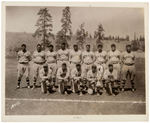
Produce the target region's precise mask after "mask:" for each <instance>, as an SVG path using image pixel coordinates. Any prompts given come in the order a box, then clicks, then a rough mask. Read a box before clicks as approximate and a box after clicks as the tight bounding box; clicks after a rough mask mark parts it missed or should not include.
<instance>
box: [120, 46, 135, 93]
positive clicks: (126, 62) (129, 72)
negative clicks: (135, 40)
mask: <svg viewBox="0 0 150 123" xmlns="http://www.w3.org/2000/svg"><path fill="white" fill-rule="evenodd" d="M122 62H123V67H122V91H124V86H125V83H126V80H127V78H128V77H129V78H130V81H131V86H132V91H135V88H134V78H135V54H134V53H133V52H132V51H131V45H130V44H129V45H126V51H125V52H123V53H122Z"/></svg>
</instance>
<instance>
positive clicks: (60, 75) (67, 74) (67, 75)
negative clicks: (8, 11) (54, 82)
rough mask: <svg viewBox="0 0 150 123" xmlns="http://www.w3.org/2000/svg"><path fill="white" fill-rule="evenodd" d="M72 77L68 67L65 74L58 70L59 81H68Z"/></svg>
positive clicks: (60, 69)
mask: <svg viewBox="0 0 150 123" xmlns="http://www.w3.org/2000/svg"><path fill="white" fill-rule="evenodd" d="M62 74H64V75H65V76H64V77H63V76H62ZM69 75H70V70H69V68H68V67H67V70H66V71H65V72H63V70H62V68H58V70H57V78H58V79H67V78H68V77H69Z"/></svg>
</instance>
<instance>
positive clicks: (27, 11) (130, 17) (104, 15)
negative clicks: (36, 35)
mask: <svg viewBox="0 0 150 123" xmlns="http://www.w3.org/2000/svg"><path fill="white" fill-rule="evenodd" d="M40 8H43V7H32V6H31V7H23V6H8V7H7V8H6V31H7V32H30V33H33V32H34V31H35V30H36V26H35V24H36V21H37V19H38V15H37V13H38V11H39V9H40ZM47 8H48V10H49V13H50V14H51V15H52V18H53V33H54V34H56V33H57V32H58V31H59V30H60V29H61V22H60V20H61V17H62V9H63V8H64V7H47ZM70 10H71V20H72V31H73V33H74V34H75V32H76V30H77V29H78V28H79V25H80V24H81V23H83V22H84V23H85V29H86V30H87V31H88V32H89V33H91V34H92V35H93V33H94V31H95V30H96V29H97V25H98V24H100V23H101V24H102V25H103V27H104V30H105V35H120V36H126V35H129V36H130V37H131V38H133V34H134V32H135V33H136V35H144V10H143V9H141V8H107V7H105V8H103V7H71V8H70Z"/></svg>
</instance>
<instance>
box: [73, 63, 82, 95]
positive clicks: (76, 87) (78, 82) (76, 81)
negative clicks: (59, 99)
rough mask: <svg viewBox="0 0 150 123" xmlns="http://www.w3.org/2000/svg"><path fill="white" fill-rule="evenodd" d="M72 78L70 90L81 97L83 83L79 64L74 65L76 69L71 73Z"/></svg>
mask: <svg viewBox="0 0 150 123" xmlns="http://www.w3.org/2000/svg"><path fill="white" fill-rule="evenodd" d="M71 77H72V88H73V92H74V93H78V92H79V95H80V96H82V95H83V90H84V88H85V83H84V81H83V73H82V68H81V64H76V67H75V68H74V69H72V71H71Z"/></svg>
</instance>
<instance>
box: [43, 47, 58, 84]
mask: <svg viewBox="0 0 150 123" xmlns="http://www.w3.org/2000/svg"><path fill="white" fill-rule="evenodd" d="M48 48H49V50H48V51H47V52H46V54H45V55H46V62H47V64H48V67H49V69H51V70H52V71H53V73H52V80H53V82H55V81H56V78H55V76H56V70H57V64H56V56H57V53H56V52H55V51H54V46H53V45H49V46H48Z"/></svg>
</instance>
